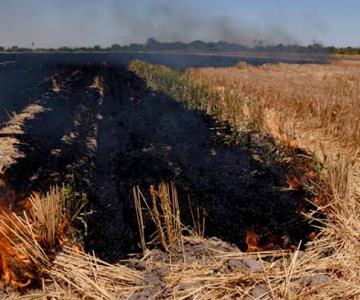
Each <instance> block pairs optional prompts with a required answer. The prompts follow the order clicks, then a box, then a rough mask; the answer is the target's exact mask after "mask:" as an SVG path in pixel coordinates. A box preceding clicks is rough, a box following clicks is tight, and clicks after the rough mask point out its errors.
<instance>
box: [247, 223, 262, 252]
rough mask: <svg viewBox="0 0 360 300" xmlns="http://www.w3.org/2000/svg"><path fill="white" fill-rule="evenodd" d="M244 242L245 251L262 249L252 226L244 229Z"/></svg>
mask: <svg viewBox="0 0 360 300" xmlns="http://www.w3.org/2000/svg"><path fill="white" fill-rule="evenodd" d="M245 243H246V245H247V250H246V252H256V251H262V250H263V248H262V247H261V246H260V245H259V243H260V237H259V236H258V235H257V234H256V232H255V230H254V228H253V227H251V228H249V229H248V230H247V231H246V238H245Z"/></svg>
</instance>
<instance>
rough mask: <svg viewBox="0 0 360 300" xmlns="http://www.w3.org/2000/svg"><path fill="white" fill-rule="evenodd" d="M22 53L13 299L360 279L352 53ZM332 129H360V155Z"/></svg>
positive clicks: (251, 289) (6, 247) (6, 112)
mask: <svg viewBox="0 0 360 300" xmlns="http://www.w3.org/2000/svg"><path fill="white" fill-rule="evenodd" d="M11 55H12V54H11ZM11 55H10V54H8V55H4V57H2V58H3V60H2V63H1V64H0V88H1V93H0V99H1V104H2V110H1V112H0V150H1V151H0V204H1V205H0V207H1V213H0V288H1V289H3V290H4V291H5V292H4V295H5V296H4V297H5V299H7V298H6V296H9V297H13V295H15V294H14V293H16V292H18V291H21V293H25V295H24V297H25V298H24V299H32V298H31V297H33V298H36V297H37V296H35V295H42V296H45V295H46V296H48V297H54V298H55V299H80V298H81V297H87V296H88V297H90V298H92V297H93V298H94V299H116V297H117V295H118V294H119V293H120V294H121V297H122V298H124V299H125V298H126V299H127V298H129V297H132V298H131V299H144V298H148V297H151V296H153V295H157V296H156V297H157V298H159V299H169V298H175V299H178V298H183V299H192V298H193V297H196V296H197V295H203V296H204V297H205V298H204V299H217V298H221V297H225V296H227V295H232V296H234V295H235V296H234V297H237V296H239V297H242V296H243V295H244V294H246V295H247V294H249V293H250V294H251V295H260V294H261V295H265V298H264V299H270V296H269V295H270V294H271V293H272V291H274V294H275V295H278V296H279V298H280V299H283V298H286V297H288V295H292V293H294V294H296V295H299V298H300V299H302V298H304V297H306V295H308V294H312V293H313V294H314V295H316V294H317V293H318V287H320V286H325V285H326V286H327V287H329V290H324V291H325V292H324V293H326V292H327V291H329V293H330V292H331V293H333V294H334V295H335V294H336V295H339V294H341V293H343V292H344V289H343V288H344V287H347V285H345V284H343V283H342V281H336V280H340V278H341V276H344V278H345V277H346V278H350V279H346V280H350V281H351V282H353V283H354V285H353V286H352V288H351V289H349V290H348V291H347V293H349V295H350V294H354V293H357V289H358V284H357V277H356V276H353V275H354V274H355V273H353V272H352V268H353V266H354V265H355V264H354V261H355V260H356V259H357V257H358V256H357V253H358V250H357V249H359V248H358V247H354V248H353V250H352V251H348V250H346V251H347V252H346V255H347V257H348V259H346V260H344V254H343V252H342V250H341V251H337V250H336V249H338V248H337V247H340V246H339V245H344V244H346V243H349V245H350V244H351V245H352V244H353V238H354V237H355V238H356V235H354V233H356V232H358V230H357V228H358V222H356V220H355V219H354V218H353V216H354V215H357V210H356V209H357V207H358V206H357V205H358V202H357V201H358V190H357V186H358V184H357V178H358V164H357V163H356V157H357V155H358V151H357V150H356V149H357V145H358V144H357V143H358V131H356V128H357V127H356V126H358V125H357V124H358V118H357V116H358V113H357V111H356V109H357V106H356V102H355V101H357V98H358V97H357V95H358V93H357V90H358V85H357V84H355V83H354V82H355V81H354V80H353V79H354V78H356V76H358V68H357V67H356V65H352V64H349V63H347V62H346V63H344V62H341V61H340V62H338V61H336V62H332V63H331V64H327V65H326V64H321V65H320V64H307V65H305V64H303V65H292V64H279V65H271V64H266V65H261V63H260V62H259V61H257V63H256V64H260V66H251V65H249V64H244V63H241V64H238V65H236V66H234V67H229V68H195V69H194V68H190V69H186V70H182V68H186V67H191V66H197V65H201V63H204V65H206V64H207V63H209V64H211V61H210V60H209V61H207V63H205V62H201V61H199V60H196V59H195V56H194V57H193V59H194V61H191V60H186V61H182V62H181V65H179V63H180V62H179V61H178V62H177V63H178V64H177V65H172V62H171V59H175V57H172V58H170V56H169V57H167V56H163V57H162V58H161V59H162V60H160V61H157V62H162V63H166V64H167V65H172V66H176V67H177V68H170V67H168V66H163V65H158V64H156V65H155V64H150V63H147V62H144V61H140V60H135V61H131V62H130V63H129V64H128V65H127V64H126V63H128V62H129V61H130V59H132V58H134V57H132V56H131V57H128V58H127V59H125V58H124V57H123V58H124V60H119V61H116V63H115V62H114V61H112V60H111V59H110V58H109V57H108V59H105V56H106V55H107V54H88V55H80V54H79V55H77V54H71V55H70V54H58V56H57V55H55V54H54V55H47V54H46V55H44V56H41V55H40V56H39V55H38V54H33V55H28V54H26V55H22V54H21V55H14V56H11ZM147 55H149V57H150V56H151V55H150V54H147ZM149 57H147V59H148V60H150V58H149ZM184 57H185V56H184ZM186 57H187V58H189V56H186ZM113 58H114V57H112V59H113ZM205 58H206V57H203V56H202V59H205ZM151 59H155V58H154V56H152V58H151ZM209 59H210V56H209ZM211 59H214V57H211ZM216 59H218V61H217V62H221V64H220V65H222V64H223V65H226V63H227V62H226V61H223V60H222V58H216ZM213 62H214V61H213ZM233 63H235V61H234V62H233ZM254 64H255V63H254ZM315 71H317V72H315ZM324 74H325V75H326V76H324ZM308 78H312V80H311V83H312V84H311V85H310V86H309V84H308V82H309V80H308ZM329 87H331V88H329ZM329 98H332V99H337V100H336V101H335V100H334V101H333V102H329V101H328V99H329ZM304 99H306V101H307V102H306V103H307V105H306V106H305V107H304V105H301V104H302V103H304V101H305V100H304ZM342 99H347V100H348V102H346V101H343V100H342ZM294 103H297V105H294ZM313 105H315V107H316V109H315V108H314V107H313ZM334 110H336V111H338V112H339V113H337V114H329V113H328V112H332V111H334ZM309 115H311V116H312V118H311V119H309ZM309 120H313V121H314V122H313V123H310V122H309ZM319 120H321V124H322V127H323V130H325V132H326V133H327V134H324V133H322V131H320V129H321V128H320V129H319V128H318V126H319ZM305 121H306V123H305ZM315 121H316V122H315ZM334 122H335V123H336V124H338V125H336V126H333V124H334ZM344 122H345V123H346V126H345V125H343V124H345V123H344ZM304 124H306V126H304ZM352 124H354V126H353V125H352ZM339 128H342V129H341V130H343V131H341V130H340V129H339ZM345 128H353V129H352V130H351V131H350V130H346V131H345V130H344V129H345ZM315 129H316V131H315ZM295 133H297V134H300V133H303V134H302V135H297V136H296V134H295ZM315 133H316V134H318V137H317V138H313V135H314V134H315ZM344 133H347V134H344ZM339 136H341V138H342V140H340V139H338V138H339ZM305 137H307V138H311V139H309V140H307V139H306V138H305ZM315 137H316V136H315ZM319 137H320V138H321V139H320V138H319ZM326 138H329V139H330V140H328V141H327V140H326ZM334 140H337V141H338V142H341V141H347V142H348V141H352V142H353V145H354V150H356V151H355V153H353V152H351V151H350V152H348V153H349V155H350V156H351V157H352V160H351V161H350V160H349V161H348V160H347V159H345V158H343V157H341V156H340V155H339V152H335V150H334V146H336V145H335V143H334ZM317 143H319V145H318V144H317ZM309 145H310V146H311V147H309ZM339 145H340V146H341V144H339ZM347 145H348V146H349V145H350V144H349V143H347ZM330 146H331V147H330ZM355 146H356V147H355ZM340 149H342V148H340ZM336 153H337V154H336ZM344 153H347V152H345V151H343V150H342V154H344ZM352 166H353V168H354V169H352ZM352 172H353V174H354V176H352ZM54 187H56V188H54ZM353 187H355V188H353ZM352 189H353V191H354V192H351V190H352ZM334 199H335V200H334ZM349 220H352V221H354V223H352V221H351V222H350V221H349ZM355 244H356V243H355ZM334 249H335V251H334ZM344 249H345V248H344ZM346 249H349V247H348V248H346ZM95 270H96V271H95ZM347 272H348V273H347ZM343 274H345V275H343ZM350 281H349V282H350ZM334 282H337V283H338V289H339V290H336V289H335V290H334V289H333V283H334ZM59 286H60V288H59ZM5 287H11V289H8V290H6V289H4V288H5ZM16 295H17V294H16ZM30 295H31V296H30ZM1 297H2V294H1V292H0V298H1ZM26 297H28V298H26ZM121 297H120V298H121ZM256 297H257V296H256ZM256 297H255V296H254V298H256ZM289 297H290V296H289ZM11 299H13V298H11ZM19 299H22V298H21V297H20V298H19Z"/></svg>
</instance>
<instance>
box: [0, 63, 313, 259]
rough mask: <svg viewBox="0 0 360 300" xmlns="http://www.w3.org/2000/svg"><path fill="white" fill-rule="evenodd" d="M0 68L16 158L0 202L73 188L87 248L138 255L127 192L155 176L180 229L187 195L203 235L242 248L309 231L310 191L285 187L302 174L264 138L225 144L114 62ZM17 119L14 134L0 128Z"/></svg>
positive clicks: (204, 122)
mask: <svg viewBox="0 0 360 300" xmlns="http://www.w3.org/2000/svg"><path fill="white" fill-rule="evenodd" d="M0 73H1V76H2V77H1V80H2V82H4V84H2V83H1V87H2V89H4V91H6V89H7V88H8V87H9V86H10V85H11V84H10V82H9V81H11V82H13V83H14V84H15V83H16V84H17V85H16V88H15V89H9V90H8V91H7V92H5V93H4V94H3V96H2V97H4V99H2V103H4V104H5V107H6V110H8V111H14V110H15V111H16V112H17V115H13V116H11V115H8V114H5V113H3V114H2V123H3V130H2V133H1V134H0V139H1V141H2V142H3V143H6V141H7V139H15V141H14V142H13V144H14V149H15V150H14V151H15V153H12V154H11V153H10V154H9V155H12V156H13V157H16V159H15V160H14V161H13V162H12V163H11V164H9V165H8V166H5V173H4V177H5V179H6V181H8V182H9V185H10V186H11V187H13V189H14V190H15V193H16V197H15V199H14V202H15V203H12V204H11V205H12V207H15V208H16V207H18V203H17V201H18V200H19V199H21V198H24V197H25V196H26V195H29V194H30V193H32V192H34V191H39V192H46V191H48V190H49V188H50V187H51V186H53V185H59V186H61V185H62V184H64V183H65V184H71V185H73V186H74V187H75V189H76V190H77V191H78V192H80V193H82V194H86V195H88V198H89V204H88V207H87V211H88V213H87V221H86V225H85V226H84V224H80V225H79V227H80V228H79V230H81V231H83V233H84V235H85V247H86V250H87V251H95V253H96V254H97V255H98V256H99V257H101V258H105V259H107V260H110V261H113V260H116V259H118V258H120V257H124V256H126V255H127V254H129V253H132V252H137V251H139V246H138V241H139V237H138V228H137V223H136V216H135V208H134V204H133V203H134V202H133V199H132V188H133V187H134V186H137V185H139V186H140V187H141V189H142V190H144V191H146V190H147V189H148V188H149V186H150V185H152V184H158V183H160V182H162V181H167V182H170V181H173V182H175V183H176V185H177V188H178V192H179V203H180V208H181V211H182V220H183V222H184V223H185V224H190V223H191V212H190V210H189V201H190V202H191V205H190V206H193V207H196V208H198V209H199V211H201V214H202V215H204V216H205V215H206V229H205V233H206V236H209V237H218V238H221V239H222V240H225V241H228V242H231V243H233V244H236V245H237V246H238V247H239V248H240V249H242V250H244V251H245V250H247V249H248V248H249V246H251V247H255V248H254V249H257V248H256V247H258V249H265V250H270V249H280V248H285V249H289V248H291V247H296V246H297V245H298V243H299V242H300V241H303V242H306V241H307V239H308V236H309V234H310V235H311V233H312V231H313V228H312V227H311V225H310V224H309V223H308V221H307V220H305V218H304V217H303V215H302V212H304V210H305V209H306V206H307V205H306V204H305V203H306V199H307V198H309V197H311V195H310V194H308V192H307V191H306V190H305V189H304V188H303V187H299V186H296V184H295V187H293V186H291V185H289V178H292V177H293V176H295V175H296V176H298V177H301V176H304V174H305V172H306V170H298V169H296V166H294V165H292V164H291V163H290V164H289V163H287V164H284V163H280V162H279V161H277V160H276V159H274V157H275V156H276V155H277V154H276V153H275V152H274V151H275V150H274V144H273V143H272V141H270V140H264V139H263V138H261V137H260V136H256V135H253V136H250V135H244V136H243V137H242V142H241V143H234V142H231V139H229V138H230V137H231V136H232V130H231V128H230V126H229V125H228V124H227V123H220V122H219V121H217V120H215V119H214V118H212V117H211V116H209V115H206V114H205V113H203V112H200V111H196V110H189V109H187V108H185V107H184V105H183V104H181V103H179V101H177V100H178V99H173V98H170V97H169V96H167V95H165V94H163V93H161V92H158V91H154V90H151V89H150V88H148V87H147V84H146V82H145V81H144V79H142V78H140V77H138V76H137V75H135V74H134V73H132V72H130V71H129V70H128V69H127V68H126V67H125V66H123V65H121V64H118V65H115V64H114V65H109V64H100V63H96V62H95V63H94V62H93V63H91V64H88V63H85V62H84V63H81V64H78V63H75V61H73V62H72V63H69V62H68V63H66V64H65V63H58V64H50V61H47V62H46V63H39V62H38V61H37V62H36V63H34V61H31V62H27V63H24V62H22V63H20V62H18V61H16V62H10V63H8V64H4V65H3V66H1V70H0ZM29 75H31V76H29ZM5 82H8V84H5ZM12 87H14V86H12ZM6 99H7V101H6ZM3 100H4V101H3ZM34 107H35V108H34ZM21 116H25V117H24V118H22V119H21V124H20V127H21V130H18V131H16V130H15V132H12V131H11V130H4V128H5V129H6V127H7V126H8V123H9V120H10V124H11V119H12V118H13V119H14V118H15V119H16V118H17V117H21ZM6 121H7V122H6ZM10 127H11V126H10ZM296 151H298V152H297V153H296V152H295V153H294V155H295V156H297V157H303V158H302V159H303V160H305V161H306V159H307V158H306V155H305V153H302V152H301V151H300V150H296ZM304 164H306V162H305V163H301V165H304ZM302 173H304V174H302ZM18 209H19V208H18ZM253 232H257V235H256V238H255V240H256V242H255V245H249V241H246V238H247V235H249V233H253ZM150 233H151V232H149V233H148V234H150ZM258 236H259V237H258Z"/></svg>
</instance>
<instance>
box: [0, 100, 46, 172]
mask: <svg viewBox="0 0 360 300" xmlns="http://www.w3.org/2000/svg"><path fill="white" fill-rule="evenodd" d="M43 111H44V108H43V107H42V106H40V105H39V104H36V103H33V104H30V105H29V106H27V107H26V108H25V109H24V110H23V111H22V112H20V113H19V114H16V113H12V114H11V115H10V116H9V120H8V122H7V123H6V124H5V125H4V126H3V127H0V174H3V173H4V172H5V170H6V169H7V168H9V167H10V166H11V165H12V164H14V163H15V162H16V160H17V159H19V158H21V157H22V156H23V154H22V153H20V152H19V150H18V144H19V139H18V138H17V137H16V135H21V134H23V133H24V130H23V126H24V123H25V122H26V121H28V120H32V119H34V118H35V116H36V115H37V114H39V113H41V112H43Z"/></svg>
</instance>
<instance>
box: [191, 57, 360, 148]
mask: <svg viewBox="0 0 360 300" xmlns="http://www.w3.org/2000/svg"><path fill="white" fill-rule="evenodd" d="M190 77H191V78H192V79H194V80H195V81H196V82H198V83H201V84H205V85H206V86H209V87H211V89H213V90H215V91H216V92H218V93H219V94H220V99H219V100H218V102H217V103H216V110H217V111H221V118H222V119H225V120H229V121H230V122H231V123H232V124H233V125H234V126H235V127H237V128H239V127H241V126H242V125H244V124H246V125H248V124H254V125H256V126H257V129H260V130H263V131H270V132H271V133H272V134H273V135H275V136H277V137H278V138H280V139H282V140H287V141H289V140H292V141H296V142H298V143H299V144H300V146H303V145H305V146H307V145H313V144H314V143H315V144H316V147H318V149H320V143H321V142H322V143H325V144H326V147H328V145H331V147H333V148H335V147H336V148H337V150H338V151H339V150H340V151H339V152H344V151H345V150H347V151H349V152H350V153H351V154H352V155H354V154H355V153H356V151H357V150H358V149H359V148H360V69H359V68H358V66H357V65H354V64H351V63H348V62H337V63H333V64H329V65H315V64H314V65H289V64H280V65H263V66H260V67H253V66H250V65H247V64H239V65H238V66H237V67H234V68H202V69H194V70H191V71H190Z"/></svg>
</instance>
